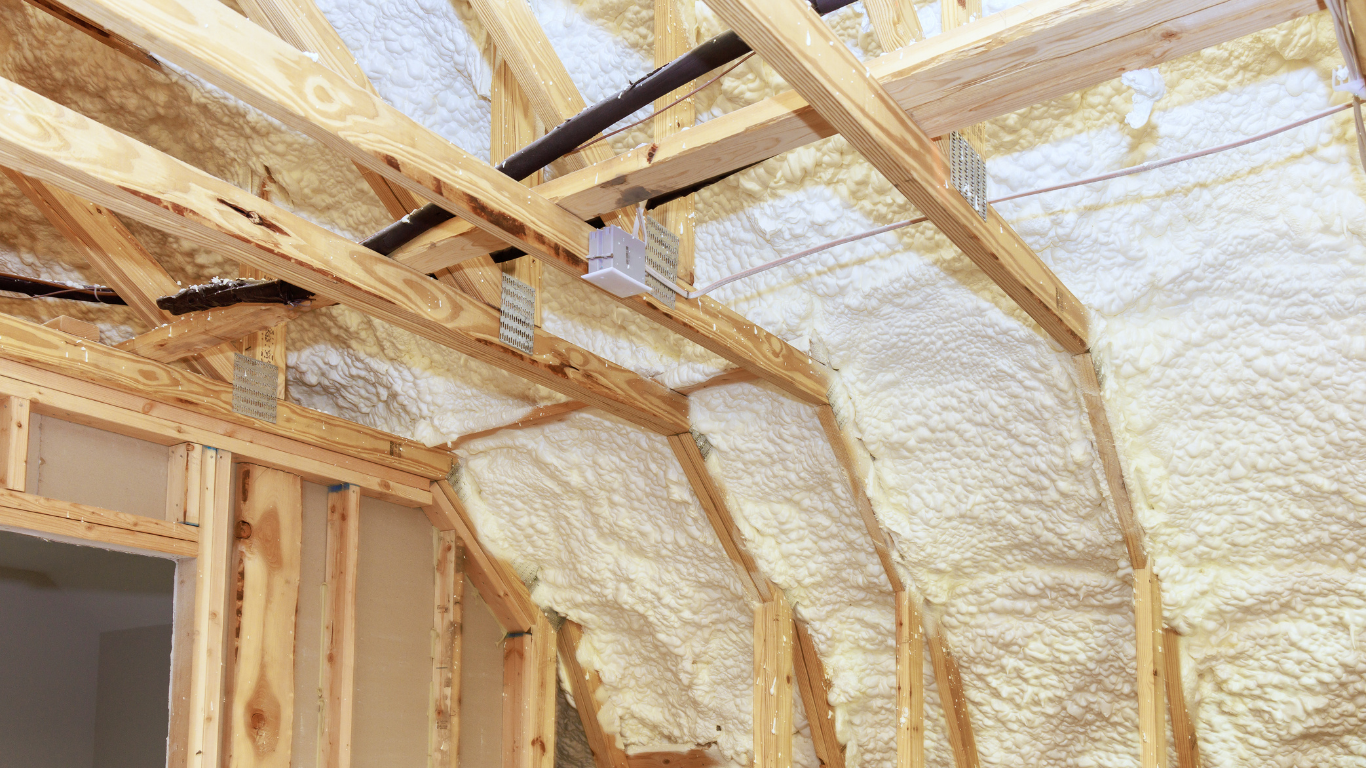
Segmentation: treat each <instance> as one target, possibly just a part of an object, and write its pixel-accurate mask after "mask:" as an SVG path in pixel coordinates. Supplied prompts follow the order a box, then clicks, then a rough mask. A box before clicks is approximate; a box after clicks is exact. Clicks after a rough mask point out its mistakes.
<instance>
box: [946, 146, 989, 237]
mask: <svg viewBox="0 0 1366 768" xmlns="http://www.w3.org/2000/svg"><path fill="white" fill-rule="evenodd" d="M949 183H950V184H952V185H953V188H954V189H956V190H958V194H960V195H962V196H963V199H964V200H967V201H968V205H971V206H972V209H973V210H974V211H977V215H978V216H981V217H982V221H986V220H987V166H986V163H985V162H983V160H982V156H981V155H979V154H977V150H975V149H973V148H972V145H971V144H969V143H968V140H967V139H966V138H965V137H964V136H963V134H961V133H959V132H958V131H954V132H953V133H950V134H949Z"/></svg>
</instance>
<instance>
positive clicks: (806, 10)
mask: <svg viewBox="0 0 1366 768" xmlns="http://www.w3.org/2000/svg"><path fill="white" fill-rule="evenodd" d="M709 4H710V5H711V6H712V8H713V9H714V10H716V12H717V14H718V15H719V16H721V17H722V18H723V19H724V20H725V21H727V22H728V23H729V24H730V25H731V27H732V28H733V29H735V30H736V31H737V32H738V33H739V34H740V36H741V37H742V38H744V40H745V41H746V42H747V43H749V44H750V46H751V47H752V48H754V50H756V51H758V52H759V54H760V55H761V56H763V57H764V61H765V62H767V63H768V64H769V65H770V66H772V67H773V68H774V69H776V70H777V71H778V72H779V73H780V74H781V75H783V77H784V78H786V79H787V81H788V82H789V83H792V84H793V86H794V87H795V88H796V89H797V91H798V92H799V93H801V94H802V95H803V96H805V97H806V100H807V101H808V102H810V103H811V104H812V106H814V107H815V108H816V111H817V112H818V113H819V114H820V115H821V116H822V117H824V118H825V119H826V120H827V121H829V122H830V124H831V125H833V126H834V127H835V128H836V129H838V130H839V132H840V134H841V135H842V136H844V138H845V139H846V140H848V142H849V143H850V144H851V145H853V147H854V148H855V149H857V150H858V151H859V153H860V154H861V155H863V157H864V158H865V159H866V160H868V162H870V163H871V164H872V165H873V167H874V168H876V169H878V170H879V171H881V172H882V174H883V175H884V176H886V177H887V179H888V180H889V181H890V182H891V183H892V185H893V186H894V187H896V188H897V190H899V191H900V192H901V193H902V194H903V195H905V196H906V197H907V198H908V199H909V200H910V201H911V202H912V203H914V204H915V206H916V208H917V209H918V210H919V211H920V212H921V213H923V214H924V215H925V216H927V217H929V219H930V221H932V222H934V224H935V226H937V227H938V228H939V229H940V231H942V232H943V233H944V235H945V236H947V237H948V239H949V240H951V241H952V242H953V244H954V245H956V246H957V247H958V248H959V249H960V250H961V251H963V253H964V254H965V255H966V256H967V257H968V258H969V259H971V260H972V262H973V263H974V264H976V265H977V266H978V268H979V269H981V270H982V271H983V272H985V273H986V274H987V275H988V276H989V277H990V278H991V279H992V280H993V281H994V282H995V283H996V284H997V285H998V286H1000V288H1001V289H1002V290H1004V291H1005V292H1006V294H1007V295H1008V296H1010V297H1011V298H1012V299H1014V301H1015V303H1016V304H1018V305H1019V306H1020V307H1021V308H1022V309H1024V311H1025V312H1026V313H1028V314H1029V316H1030V317H1032V318H1034V321H1035V322H1037V323H1038V324H1039V325H1040V326H1041V327H1042V328H1043V330H1044V332H1045V333H1047V334H1048V335H1049V336H1050V337H1052V338H1053V340H1054V341H1056V342H1057V343H1058V344H1059V345H1061V346H1062V347H1063V348H1064V349H1066V350H1068V351H1070V352H1073V353H1080V352H1085V351H1086V348H1087V344H1088V331H1087V318H1086V311H1085V308H1084V307H1083V306H1082V305H1081V302H1080V301H1079V300H1078V299H1077V298H1076V297H1075V296H1073V295H1072V293H1071V291H1069V290H1068V289H1067V286H1065V285H1063V283H1062V281H1061V280H1059V279H1058V278H1057V276H1056V275H1054V274H1053V271H1052V270H1051V269H1049V268H1048V265H1046V264H1044V263H1043V261H1042V260H1041V259H1040V258H1039V257H1038V255H1037V254H1035V253H1034V251H1033V250H1031V249H1030V247H1029V246H1028V245H1026V244H1025V242H1024V241H1023V240H1021V239H1020V237H1019V235H1017V234H1015V230H1014V229H1012V228H1011V227H1010V225H1009V224H1007V223H1006V221H1005V220H1004V219H1002V218H1001V217H1000V215H999V214H997V213H995V211H994V210H991V209H988V216H987V218H986V219H985V220H984V219H983V218H982V217H980V216H979V215H978V213H977V211H975V210H973V208H972V206H971V205H970V204H969V203H968V201H967V200H965V199H964V198H963V196H962V195H960V194H959V193H958V191H957V190H955V189H952V188H950V184H949V169H948V164H947V163H946V162H945V161H944V158H942V157H941V156H940V154H939V152H938V150H937V149H936V147H935V145H934V142H933V141H932V140H931V139H930V137H929V136H927V135H926V134H925V132H924V131H923V130H922V129H921V128H920V126H919V125H917V124H916V122H915V121H914V120H912V119H911V117H910V116H908V115H907V114H906V113H905V111H903V110H902V108H901V107H900V105H898V104H897V103H896V101H895V100H893V99H892V97H891V95H890V94H888V93H887V91H886V89H885V88H883V86H882V85H881V84H880V83H878V82H877V80H876V79H874V78H873V77H872V76H871V75H870V74H869V73H868V70H867V68H865V67H864V65H863V64H861V63H859V61H858V59H856V58H854V54H853V53H852V52H850V51H849V49H848V48H847V47H846V46H845V45H844V42H843V41H842V40H840V39H839V37H837V36H836V35H835V33H834V32H833V31H831V29H830V28H829V27H828V26H826V25H825V23H824V22H823V21H821V19H820V17H819V16H818V15H816V12H815V11H813V10H812V9H811V7H810V6H809V5H807V4H806V3H803V2H800V1H799V0H781V1H780V2H775V1H770V2H766V3H765V2H760V1H759V0H709Z"/></svg>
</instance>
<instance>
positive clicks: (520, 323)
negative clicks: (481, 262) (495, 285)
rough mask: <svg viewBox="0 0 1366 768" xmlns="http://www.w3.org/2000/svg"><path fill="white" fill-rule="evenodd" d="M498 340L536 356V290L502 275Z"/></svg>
mask: <svg viewBox="0 0 1366 768" xmlns="http://www.w3.org/2000/svg"><path fill="white" fill-rule="evenodd" d="M498 340H499V341H501V342H503V343H504V344H506V345H508V346H509V347H512V348H514V349H520V350H521V351H523V352H525V353H527V354H528V355H534V354H536V353H535V352H534V351H533V350H534V349H535V341H536V290H535V289H534V288H532V287H531V286H529V285H527V284H526V283H524V282H522V281H521V280H518V279H517V278H515V277H513V276H512V275H509V274H507V273H506V272H504V273H503V309H502V311H501V312H500V313H499V315H498Z"/></svg>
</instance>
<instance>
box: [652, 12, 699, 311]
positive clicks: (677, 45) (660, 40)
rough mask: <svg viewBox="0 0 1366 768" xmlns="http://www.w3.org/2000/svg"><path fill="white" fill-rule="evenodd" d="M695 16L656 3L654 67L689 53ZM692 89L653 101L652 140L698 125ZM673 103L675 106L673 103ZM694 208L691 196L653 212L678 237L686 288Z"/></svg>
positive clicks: (692, 266) (692, 265) (691, 269)
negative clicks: (691, 94)
mask: <svg viewBox="0 0 1366 768" xmlns="http://www.w3.org/2000/svg"><path fill="white" fill-rule="evenodd" d="M690 16H691V17H693V18H690ZM695 16H696V13H695V12H694V13H693V14H685V13H683V12H682V8H681V7H680V0H655V51H654V53H655V66H656V67H662V66H664V65H665V64H668V63H670V62H672V61H673V60H674V59H677V58H678V57H680V56H682V55H684V54H686V53H687V52H688V51H690V50H692V41H693V38H694V37H695V36H696V33H697V24H696V19H695ZM692 89H693V83H692V81H689V82H688V83H686V84H684V85H683V86H681V87H679V88H676V89H674V90H673V91H670V92H669V93H667V94H665V95H664V96H662V97H661V98H658V99H656V100H655V104H654V110H655V114H654V120H653V127H654V140H655V141H660V140H662V139H664V138H666V137H668V136H674V135H676V134H679V133H682V132H683V131H685V130H688V129H690V128H692V127H693V125H695V124H696V123H697V109H696V106H695V104H694V103H693V97H691V96H687V97H686V98H685V94H687V93H688V92H690V91H691V90H692ZM679 99H682V101H678V100H679ZM675 101H678V103H677V104H674V103H673V102H675ZM696 208H697V206H696V200H694V199H693V196H692V195H687V196H684V197H681V198H679V199H677V200H672V201H670V202H668V203H665V204H664V205H662V206H660V207H658V208H656V209H655V212H654V215H655V218H657V219H658V220H659V223H661V224H663V225H664V226H665V227H667V228H668V230H669V231H670V232H672V233H674V234H675V235H677V236H678V279H679V280H680V281H682V282H685V283H688V284H689V285H691V284H692V282H693V280H694V279H695V277H696V275H695V273H696V260H697V258H696V256H697V254H696V251H697V236H696V232H695V228H694V226H693V224H694V218H695V212H696Z"/></svg>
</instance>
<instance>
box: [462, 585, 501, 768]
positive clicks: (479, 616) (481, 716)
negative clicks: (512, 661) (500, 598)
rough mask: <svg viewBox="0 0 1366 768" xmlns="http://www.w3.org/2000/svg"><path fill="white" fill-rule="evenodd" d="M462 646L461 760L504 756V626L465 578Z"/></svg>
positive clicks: (494, 761)
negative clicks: (499, 623)
mask: <svg viewBox="0 0 1366 768" xmlns="http://www.w3.org/2000/svg"><path fill="white" fill-rule="evenodd" d="M464 608H465V611H464V625H463V626H462V627H461V646H460V655H461V661H460V764H461V765H499V764H500V763H501V761H502V759H503V757H502V750H503V628H502V627H500V626H498V620H497V619H495V618H493V612H492V611H490V610H489V606H488V604H487V603H485V602H484V599H483V598H482V597H480V595H479V590H477V589H475V588H474V584H473V583H471V582H470V580H469V579H465V605H464Z"/></svg>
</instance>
